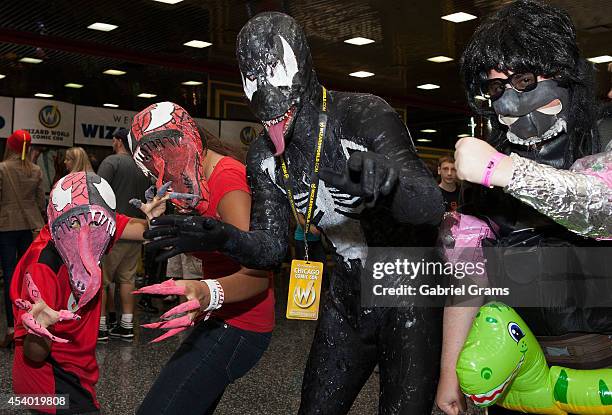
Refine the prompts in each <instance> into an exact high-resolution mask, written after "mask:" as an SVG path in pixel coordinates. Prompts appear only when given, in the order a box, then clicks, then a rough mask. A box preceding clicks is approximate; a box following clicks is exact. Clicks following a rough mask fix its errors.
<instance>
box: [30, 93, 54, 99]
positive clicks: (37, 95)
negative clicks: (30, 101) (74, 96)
mask: <svg viewBox="0 0 612 415" xmlns="http://www.w3.org/2000/svg"><path fill="white" fill-rule="evenodd" d="M34 96H35V97H38V98H53V94H43V93H42V92H37V93H35V94H34Z"/></svg>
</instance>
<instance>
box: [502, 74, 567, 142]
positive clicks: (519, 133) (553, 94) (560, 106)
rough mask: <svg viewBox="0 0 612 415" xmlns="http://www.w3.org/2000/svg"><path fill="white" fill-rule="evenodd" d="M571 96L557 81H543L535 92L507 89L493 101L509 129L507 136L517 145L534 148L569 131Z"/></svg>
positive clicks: (503, 122)
mask: <svg viewBox="0 0 612 415" xmlns="http://www.w3.org/2000/svg"><path fill="white" fill-rule="evenodd" d="M568 108H569V94H568V90H567V88H564V87H562V86H560V85H559V84H558V83H557V81H555V80H553V79H548V80H544V81H539V82H538V84H537V86H536V87H535V89H533V90H531V91H524V92H518V91H515V90H514V89H512V88H507V89H506V90H505V91H504V93H503V95H502V96H501V97H500V98H499V99H497V100H495V101H493V109H494V110H495V113H496V114H497V116H498V118H499V122H500V123H502V124H503V125H506V126H508V132H507V133H506V137H507V138H508V140H509V141H510V142H511V143H513V144H520V145H532V144H538V143H540V142H544V141H548V140H550V139H552V138H555V137H557V136H558V135H559V134H561V133H562V132H566V131H567V112H568Z"/></svg>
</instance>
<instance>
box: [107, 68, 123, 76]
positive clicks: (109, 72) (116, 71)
mask: <svg viewBox="0 0 612 415" xmlns="http://www.w3.org/2000/svg"><path fill="white" fill-rule="evenodd" d="M102 73H105V74H107V75H125V71H120V70H119V69H107V70H105V71H104V72H102Z"/></svg>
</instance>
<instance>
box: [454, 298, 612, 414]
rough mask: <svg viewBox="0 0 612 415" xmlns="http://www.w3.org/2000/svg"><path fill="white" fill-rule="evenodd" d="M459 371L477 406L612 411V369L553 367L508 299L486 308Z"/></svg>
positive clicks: (463, 353)
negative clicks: (611, 387)
mask: <svg viewBox="0 0 612 415" xmlns="http://www.w3.org/2000/svg"><path fill="white" fill-rule="evenodd" d="M457 376H458V377H459V384H460V386H461V390H462V391H463V393H465V395H466V396H467V397H468V398H470V399H471V400H472V401H473V402H474V403H475V404H476V405H477V406H482V407H486V406H491V405H494V404H497V405H500V406H503V407H504V408H507V409H510V410H513V411H519V412H525V413H533V414H550V415H568V413H571V414H577V415H582V414H584V415H611V414H612V391H611V390H610V385H612V369H597V370H574V369H568V368H564V367H559V366H553V367H550V368H549V367H548V365H547V363H546V360H545V358H544V353H543V352H542V349H541V348H540V345H539V344H538V342H537V340H536V338H535V336H534V335H533V333H532V332H531V330H530V329H529V327H527V325H526V324H525V322H524V321H523V319H521V317H520V316H519V315H518V314H517V313H516V312H515V311H514V310H513V309H512V308H510V307H508V306H506V305H505V304H503V303H489V304H486V305H484V306H483V307H481V308H480V311H479V312H478V314H477V315H476V318H475V319H474V323H473V325H472V328H471V330H470V333H469V334H468V337H467V340H466V342H465V345H464V346H463V350H462V351H461V354H460V355H459V360H458V361H457Z"/></svg>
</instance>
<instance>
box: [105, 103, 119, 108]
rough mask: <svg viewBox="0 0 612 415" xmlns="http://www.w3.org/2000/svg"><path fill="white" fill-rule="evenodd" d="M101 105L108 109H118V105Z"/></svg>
mask: <svg viewBox="0 0 612 415" xmlns="http://www.w3.org/2000/svg"><path fill="white" fill-rule="evenodd" d="M102 105H103V106H105V107H108V108H119V105H117V104H102Z"/></svg>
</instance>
